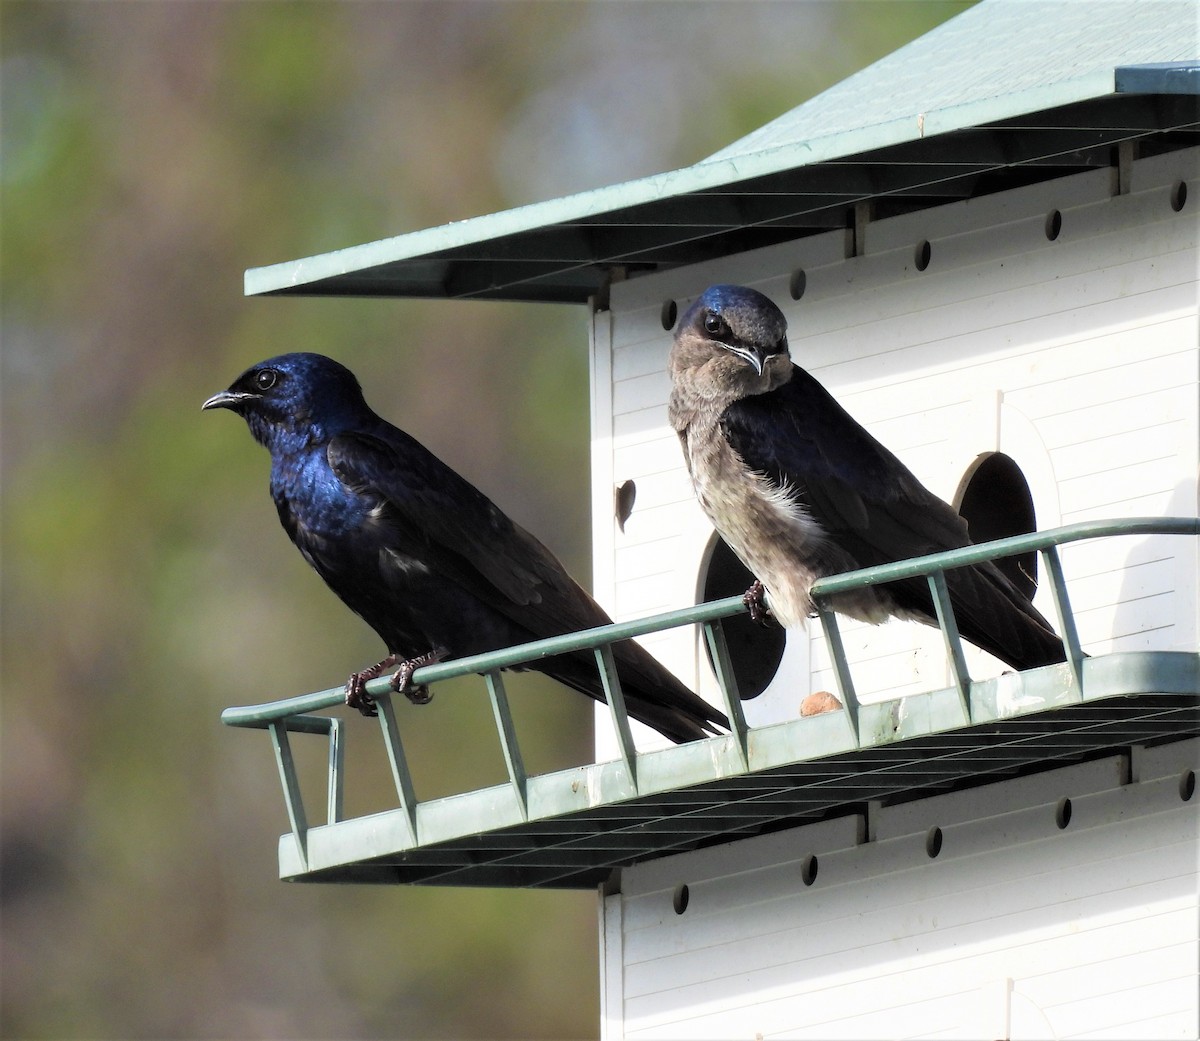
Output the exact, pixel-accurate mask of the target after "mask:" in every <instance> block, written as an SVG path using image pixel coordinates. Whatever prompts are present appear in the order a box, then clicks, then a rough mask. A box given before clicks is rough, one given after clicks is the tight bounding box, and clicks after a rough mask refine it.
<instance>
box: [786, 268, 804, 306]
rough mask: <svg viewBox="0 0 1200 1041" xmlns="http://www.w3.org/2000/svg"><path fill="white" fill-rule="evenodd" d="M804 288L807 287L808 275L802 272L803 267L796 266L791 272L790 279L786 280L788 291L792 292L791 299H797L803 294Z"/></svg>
mask: <svg viewBox="0 0 1200 1041" xmlns="http://www.w3.org/2000/svg"><path fill="white" fill-rule="evenodd" d="M806 288H808V275H806V274H805V273H804V268H802V267H798V268H796V270H795V271H793V272H792V278H791V281H790V282H788V292H790V293H791V294H792V299H793V300H799V299H800V298H801V297H802V296H803V295H804V290H805V289H806Z"/></svg>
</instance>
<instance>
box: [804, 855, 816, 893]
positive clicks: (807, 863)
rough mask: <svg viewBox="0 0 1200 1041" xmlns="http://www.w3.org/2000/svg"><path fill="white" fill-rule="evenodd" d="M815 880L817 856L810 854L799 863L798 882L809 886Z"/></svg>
mask: <svg viewBox="0 0 1200 1041" xmlns="http://www.w3.org/2000/svg"><path fill="white" fill-rule="evenodd" d="M816 880H817V855H816V854H815V853H810V854H809V855H808V856H807V857H805V858H804V859H803V860H802V861H801V862H800V881H801V882H803V883H804V884H805V885H806V886H811V885H812V884H813V883H814V882H815V881H816Z"/></svg>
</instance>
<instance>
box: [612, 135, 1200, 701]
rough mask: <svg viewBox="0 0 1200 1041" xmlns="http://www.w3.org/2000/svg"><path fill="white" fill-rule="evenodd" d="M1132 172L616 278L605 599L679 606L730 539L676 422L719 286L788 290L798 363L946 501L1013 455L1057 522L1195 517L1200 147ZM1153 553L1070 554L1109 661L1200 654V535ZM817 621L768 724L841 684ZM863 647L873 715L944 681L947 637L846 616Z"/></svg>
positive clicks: (860, 669) (1090, 622)
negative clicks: (1184, 193)
mask: <svg viewBox="0 0 1200 1041" xmlns="http://www.w3.org/2000/svg"><path fill="white" fill-rule="evenodd" d="M1134 172H1135V177H1134V181H1133V184H1134V187H1135V190H1134V192H1132V193H1131V194H1128V195H1123V196H1116V197H1113V196H1112V195H1111V187H1112V181H1111V174H1110V171H1093V172H1090V173H1084V174H1081V175H1078V176H1075V177H1070V178H1062V179H1059V180H1056V181H1054V182H1050V183H1048V184H1044V185H1036V186H1030V187H1028V188H1023V189H1019V190H1016V191H1013V192H1007V193H1003V194H1001V195H997V196H991V197H988V198H985V199H978V200H973V201H971V202H967V203H956V204H951V205H947V206H944V207H939V208H937V209H934V210H929V211H924V212H922V213H915V214H908V215H905V216H903V217H897V218H894V219H890V220H886V221H880V222H877V223H873V224H871V225H870V226H869V228H868V230H867V253H866V255H865V256H860V257H852V258H848V259H846V258H845V257H844V252H843V250H844V244H845V243H844V236H843V235H842V233H840V232H834V233H830V234H828V235H821V236H816V237H814V238H812V239H808V240H804V241H801V242H797V243H785V244H782V245H780V246H774V247H768V248H766V249H763V250H758V251H755V252H754V253H749V254H745V255H742V256H739V257H729V258H724V259H722V260H721V261H719V262H713V263H710V264H706V265H702V266H698V267H696V268H679V269H675V270H672V271H670V272H664V273H662V274H660V275H653V276H646V277H639V278H634V279H630V280H628V281H626V282H622V283H617V284H615V285H614V286H613V287H612V293H611V306H612V311H611V312H606V313H605V314H606V315H607V317H606V318H603V319H601V317H600V316H597V317H598V321H597V324H596V327H595V331H596V337H597V338H596V340H595V342H594V344H593V350H594V352H596V353H600V354H604V356H605V360H602V361H599V362H594V371H595V373H596V378H599V379H605V380H607V381H608V382H607V387H606V388H605V389H603V391H601V392H596V391H594V407H595V409H596V414H595V415H594V429H595V431H596V437H597V439H599V440H598V443H599V442H602V443H603V444H604V445H605V446H606V448H605V449H604V450H605V451H607V458H606V461H605V462H604V464H603V466H604V471H605V474H606V475H607V479H605V480H603V481H601V480H599V479H597V480H596V481H595V483H594V489H595V492H594V494H595V495H596V505H595V511H594V512H595V525H596V530H597V534H598V537H597V539H596V547H597V553H598V554H603V555H604V556H605V560H604V561H603V562H600V561H599V560H598V561H597V565H596V567H595V573H596V575H597V582H598V587H597V592H598V595H600V597H601V600H602V602H604V603H605V604H606V605H607V606H610V607H613V608H614V609H615V613H616V615H617V616H618V617H622V618H625V617H631V616H635V615H638V614H644V613H648V612H650V611H659V610H667V609H670V608H675V607H679V606H682V605H683V604H684V603H688V602H690V601H691V600H692V599H693V598H694V596H695V591H696V590H697V588H699V586H700V581H699V570H700V564H701V560H702V557H703V554H704V552H705V548H706V546H707V545H708V540H709V537H710V530H709V529H708V527H707V524H706V522H705V521H704V519H703V517H702V515H700V513H699V510H698V507H697V506H696V504H695V502H694V500H693V498H692V491H691V487H690V482H689V481H688V479H687V477H686V474H685V472H684V467H683V459H682V454H681V452H680V450H679V447H678V444H677V441H676V439H675V436H674V434H673V432H672V431H671V430H670V429H669V426H668V424H667V418H666V402H667V397H668V394H669V390H670V383H669V379H668V377H667V373H666V359H667V354H668V351H669V347H670V333H669V332H668V331H665V330H664V329H663V315H664V305H666V304H668V303H669V302H671V301H674V302H675V303H676V305H677V310H678V312H679V313H682V311H683V310H684V309H685V308H686V307H687V305H688V303H689V302H690V300H691V299H692V298H694V296H695V295H696V294H697V293H698V292H700V291H701V290H702V289H703V288H704V287H705V286H706V285H708V284H710V283H713V282H717V281H733V282H741V283H744V284H750V285H754V286H756V287H757V288H759V289H761V290H763V291H764V292H767V293H768V294H769V295H771V296H772V298H773V299H775V300H776V301H777V302H778V303H779V304H780V306H781V307H782V308H783V309H784V311H785V313H786V314H787V315H788V319H789V324H790V329H789V337H790V342H791V346H792V353H793V356H794V357H795V358H796V360H797V361H798V362H799V363H800V364H802V365H804V366H806V367H807V368H809V369H810V370H811V371H812V372H813V373H814V375H816V376H817V378H818V379H820V380H821V381H822V382H823V383H824V384H825V385H826V386H827V387H828V388H829V389H830V391H831V392H832V393H833V394H834V395H835V397H837V398H838V400H839V401H840V402H841V403H842V404H843V405H844V406H845V407H846V409H847V410H848V411H849V412H850V413H851V414H852V415H853V416H854V417H855V418H856V419H858V420H859V421H860V422H861V423H863V424H864V425H865V426H866V427H867V428H868V429H869V430H871V431H872V433H873V434H875V436H877V437H878V438H880V440H881V441H882V442H883V443H884V444H886V445H887V446H888V447H889V448H890V449H891V450H892V451H894V452H895V453H896V454H897V455H898V456H899V457H900V458H901V459H902V460H904V462H905V463H906V464H907V465H909V466H910V467H911V468H912V469H913V471H914V472H915V473H916V474H917V476H918V477H919V478H920V479H921V480H922V481H924V482H925V483H926V484H927V485H928V486H929V487H930V488H931V489H932V490H933V491H935V492H936V493H937V494H939V495H941V496H943V497H944V498H947V499H950V498H952V497H953V495H954V494H955V491H956V489H958V487H959V485H960V483H961V480H962V477H963V475H964V473H965V472H966V471H967V469H968V467H969V466H970V465H971V464H972V462H973V461H974V460H975V459H976V458H977V457H978V456H979V455H980V454H982V453H986V452H989V451H994V450H997V449H998V450H1000V451H1006V452H1009V453H1010V454H1012V455H1013V457H1014V458H1015V459H1016V460H1017V462H1018V463H1019V465H1021V466H1022V467H1023V469H1024V470H1025V472H1026V474H1027V475H1028V476H1029V477H1030V481H1031V487H1032V488H1033V490H1034V495H1035V508H1036V511H1037V515H1038V518H1039V522H1040V523H1041V524H1042V526H1050V525H1053V524H1058V523H1069V522H1072V521H1076V520H1087V519H1095V518H1109V517H1119V516H1139V515H1166V514H1185V515H1195V513H1196V510H1197V508H1198V506H1200V501H1198V497H1200V491H1198V490H1197V484H1196V482H1197V473H1198V470H1200V347H1198V342H1200V339H1198V338H1200V313H1198V307H1197V288H1198V287H1197V264H1198V251H1200V246H1198V242H1197V222H1196V220H1195V215H1194V211H1192V208H1191V204H1190V203H1189V206H1188V207H1187V208H1186V209H1185V211H1184V212H1183V213H1178V214H1177V213H1175V212H1173V211H1172V209H1171V206H1170V203H1169V196H1170V191H1171V186H1172V184H1173V183H1174V182H1175V181H1176V180H1178V179H1179V178H1181V177H1182V178H1184V179H1189V180H1191V181H1193V182H1196V181H1200V150H1193V151H1191V152H1190V153H1187V154H1183V155H1173V156H1170V157H1155V158H1151V159H1146V160H1141V161H1138V162H1137V163H1135V164H1134ZM1051 209H1058V210H1060V211H1061V213H1062V217H1063V222H1062V228H1063V230H1062V234H1061V235H1060V237H1059V238H1058V240H1057V241H1054V242H1050V241H1048V240H1047V239H1046V237H1045V233H1044V221H1045V215H1046V213H1047V212H1049V211H1050V210H1051ZM922 239H928V240H929V241H930V242H931V243H932V263H931V264H930V266H929V269H928V270H927V271H925V272H917V271H916V270H915V269H914V267H913V264H912V250H913V248H914V246H915V244H916V243H917V242H919V241H921V240H922ZM796 267H802V268H804V270H805V271H806V274H807V288H806V291H805V293H804V296H803V297H802V298H801V299H800V300H799V301H793V300H792V299H791V298H790V296H789V294H788V290H787V286H788V280H789V275H790V272H791V271H792V270H793V269H794V268H796ZM603 408H607V409H608V411H607V413H605V412H603V411H602V409H603ZM595 451H596V453H597V454H599V453H600V452H601V449H599V448H597V449H596V450H595ZM595 463H596V460H594V464H595ZM629 478H633V479H634V480H636V482H637V489H638V494H637V503H636V506H635V508H634V513H633V515H632V517H631V518H630V519H629V521H628V523H627V525H626V529H625V531H624V532H623V533H622V532H619V531H617V530H616V527H615V524H614V523H613V520H612V488H613V486H614V485H615V484H619V483H620V482H621V481H623V480H626V479H629ZM1148 541H1154V540H1141V539H1137V540H1133V539H1126V540H1120V541H1107V542H1103V543H1096V544H1089V545H1087V546H1080V547H1070V548H1068V549H1067V550H1065V551H1064V553H1063V561H1064V568H1065V570H1066V573H1067V577H1068V581H1069V583H1070V584H1071V597H1072V602H1073V604H1074V605H1075V607H1076V608H1077V610H1078V611H1079V619H1080V631H1081V635H1082V637H1083V639H1084V642H1085V645H1086V646H1088V649H1089V650H1092V651H1094V652H1100V651H1104V650H1111V649H1128V648H1135V647H1137V648H1141V647H1161V648H1172V649H1180V648H1189V647H1195V646H1196V643H1197V640H1198V639H1200V611H1198V609H1197V599H1198V593H1197V587H1198V585H1200V556H1198V554H1197V547H1196V540H1194V539H1176V540H1161V541H1158V542H1156V543H1155V545H1154V548H1153V549H1152V550H1151V549H1146V548H1145V547H1146V544H1147V542H1148ZM1135 564H1136V565H1138V566H1136V567H1127V565H1135ZM601 580H604V581H607V582H608V587H607V588H604V587H602V586H601V585H600V582H601ZM1077 582H1078V584H1077ZM1039 597H1040V598H1039V601H1038V602H1039V605H1040V606H1042V607H1043V608H1044V609H1046V610H1048V604H1047V603H1046V596H1045V593H1044V591H1043V592H1042V593H1040V594H1039ZM813 625H814V627H815V632H816V634H817V635H814V637H813V638H812V640H811V647H810V646H809V643H810V641H809V640H808V639H807V638H806V637H805V636H804V634H799V633H798V634H793V635H792V636H790V637H789V644H788V647H789V649H788V659H787V660H788V662H790V663H792V664H785V666H784V671H785V672H787V674H788V675H789V676H798V675H805V676H808V677H809V682H808V683H807V684H803V683H801V684H800V686H801V687H802V688H803V689H799V690H797V691H795V692H792V691H790V690H788V691H784V692H776V691H772V692H769V694H770V696H769V697H764V698H763V699H761V700H760V703H759V705H758V706H756V707H755V712H756V713H760V712H771V711H776V710H777V711H779V712H780V713H782V714H781V715H779V716H775V717H771V716H769V715H768V716H764V717H762V718H761V719H760V721H761V722H765V721H769V719H770V718H785V715H790V714H792V713H794V711H795V705H796V704H798V702H799V701H800V700H801V699H802V697H803V696H804V695H805V694H806V693H808V691H809V690H819V689H826V690H830V689H834V682H833V676H832V673H831V672H830V670H829V668H828V657H827V654H826V649H825V644H824V640H823V638H822V637H821V636H820V635H819V627H816V624H815V623H813ZM844 636H845V637H846V641H847V646H848V648H849V649H850V651H851V656H852V664H853V668H854V675H855V680H856V684H857V685H858V687H859V689H860V693H861V696H862V697H863V699H864V700H879V699H881V698H885V697H895V696H900V695H903V694H905V693H914V692H916V691H920V690H925V689H930V688H931V687H937V686H942V685H944V683H945V682H946V675H947V674H946V666H945V661H944V653H943V652H942V649H941V642H940V638H939V637H938V636H937V634H936V633H929V632H927V631H925V630H923V629H922V628H921V627H919V626H915V625H911V624H902V623H889V624H888V625H885V626H882V627H877V628H876V627H868V626H860V625H855V624H853V623H846V624H845V626H844ZM667 639H668V645H669V646H670V647H671V650H670V652H669V653H668V657H669V658H670V660H671V661H672V663H682V667H683V669H684V672H683V677H684V679H685V680H687V681H688V682H690V683H692V684H693V685H694V686H696V687H697V688H698V689H701V690H703V691H708V692H709V693H711V692H712V686H713V681H712V677H711V673H710V671H709V669H708V666H707V663H706V661H705V657H704V655H703V654H702V653H698V652H697V646H696V637H695V634H694V633H693V632H691V631H688V630H679V631H676V632H675V633H673V634H671V635H670V636H669V637H668V638H667ZM810 652H811V653H810ZM984 657H985V656H982V655H980V656H979V657H978V658H977V659H972V661H973V664H972V668H973V669H975V670H976V674H980V675H987V674H989V670H991V671H996V670H998V669H999V665H998V663H995V662H994V661H990V660H989V661H984V660H982V659H983V658H984ZM810 661H811V667H810V664H809V662H810ZM797 662H802V663H803V665H802V666H798V665H796V663H797ZM976 663H978V664H976ZM781 682H783V681H781ZM787 682H789V683H791V682H794V680H789V681H787ZM776 694H779V695H780V696H778V697H777V696H776ZM767 705H770V706H778V709H776V708H775V707H772V708H770V709H765V708H763V707H762V706H767ZM756 718H758V717H757V716H756Z"/></svg>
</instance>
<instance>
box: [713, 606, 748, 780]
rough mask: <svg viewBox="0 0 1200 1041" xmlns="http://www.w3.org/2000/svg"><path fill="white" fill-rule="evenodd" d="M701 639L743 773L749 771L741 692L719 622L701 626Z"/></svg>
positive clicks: (746, 731) (727, 644) (746, 734)
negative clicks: (709, 659) (704, 643)
mask: <svg viewBox="0 0 1200 1041" xmlns="http://www.w3.org/2000/svg"><path fill="white" fill-rule="evenodd" d="M704 639H705V642H706V643H707V644H708V651H709V653H710V654H711V655H712V662H713V671H714V672H715V673H716V674H717V686H718V687H719V688H720V690H721V698H722V700H723V702H724V705H723V707H724V709H725V715H727V716H728V717H729V728H730V731H731V732H732V734H733V737H734V740H735V741H736V742H737V748H738V754H739V757H740V758H741V760H742V766H743V767H744V768H745V769H749V768H750V732H749V727H747V726H746V713H745V712H743V711H742V692H741V691H740V690H739V689H738V681H737V676H736V675H735V673H734V671H733V662H732V661H731V660H730V658H729V643H728V642H727V641H726V639H725V628H724V626H722V625H721V620H720V619H716V620H715V621H711V622H705V623H704Z"/></svg>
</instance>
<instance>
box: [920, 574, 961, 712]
mask: <svg viewBox="0 0 1200 1041" xmlns="http://www.w3.org/2000/svg"><path fill="white" fill-rule="evenodd" d="M927 578H928V580H929V592H930V593H931V594H932V595H933V607H934V610H935V611H936V612H937V619H938V626H939V627H940V628H941V630H942V636H944V637H945V639H946V654H947V655H949V657H950V667H951V669H952V670H953V672H954V689H955V690H957V691H958V700H959V704H961V705H962V710H963V718H964V719H965V720H966V721H967V722H968V723H970V722H971V674H970V672H968V671H967V659H966V656H965V655H964V654H963V646H962V637H961V636H960V635H959V633H958V623H957V622H956V621H955V620H954V608H953V607H952V606H951V604H950V590H949V589H948V588H947V586H946V573H945V572H944V571H940V570H939V571H934V572H933V573H932V574H930V575H928V576H927Z"/></svg>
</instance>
